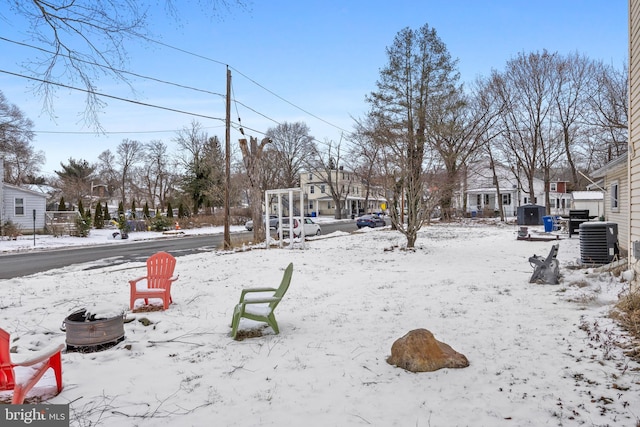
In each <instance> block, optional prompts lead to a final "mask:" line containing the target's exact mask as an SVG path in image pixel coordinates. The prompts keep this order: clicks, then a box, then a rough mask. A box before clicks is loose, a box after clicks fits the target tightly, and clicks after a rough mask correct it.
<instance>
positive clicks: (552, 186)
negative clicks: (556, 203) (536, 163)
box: [549, 182, 558, 191]
mask: <svg viewBox="0 0 640 427" xmlns="http://www.w3.org/2000/svg"><path fill="white" fill-rule="evenodd" d="M549 191H558V183H557V182H551V183H549Z"/></svg>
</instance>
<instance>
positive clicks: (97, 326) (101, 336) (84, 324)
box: [61, 309, 124, 353]
mask: <svg viewBox="0 0 640 427" xmlns="http://www.w3.org/2000/svg"><path fill="white" fill-rule="evenodd" d="M61 329H62V330H63V331H65V332H66V334H67V340H66V344H67V351H79V352H85V353H90V352H94V351H100V350H106V349H107V348H110V347H113V346H114V345H116V344H117V343H119V342H120V341H122V340H124V313H123V314H121V315H118V316H112V317H105V318H102V316H97V315H95V314H91V313H88V312H87V310H86V309H82V310H78V311H75V312H73V313H71V314H70V315H69V316H67V317H66V318H65V319H64V322H63V324H62V328H61Z"/></svg>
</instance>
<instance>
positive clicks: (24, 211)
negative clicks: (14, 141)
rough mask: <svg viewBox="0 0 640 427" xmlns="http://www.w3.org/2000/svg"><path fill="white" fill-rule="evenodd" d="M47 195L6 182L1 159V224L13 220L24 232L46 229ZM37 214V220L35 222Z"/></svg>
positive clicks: (39, 231) (37, 231)
mask: <svg viewBox="0 0 640 427" xmlns="http://www.w3.org/2000/svg"><path fill="white" fill-rule="evenodd" d="M46 209H47V196H46V195H44V194H42V193H38V192H36V191H32V190H29V189H26V188H21V187H17V186H15V185H10V184H6V183H5V182H4V165H3V163H2V160H1V159H0V226H3V225H4V224H5V223H6V222H8V221H11V222H12V223H13V224H15V225H17V226H18V227H19V229H20V230H21V231H22V232H23V233H32V232H33V231H34V227H35V231H36V233H42V232H44V231H45V211H46ZM34 214H35V222H34Z"/></svg>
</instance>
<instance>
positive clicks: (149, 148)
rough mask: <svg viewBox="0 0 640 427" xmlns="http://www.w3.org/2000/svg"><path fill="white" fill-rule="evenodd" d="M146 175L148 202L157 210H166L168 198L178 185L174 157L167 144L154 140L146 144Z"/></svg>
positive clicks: (144, 178) (144, 179)
mask: <svg viewBox="0 0 640 427" xmlns="http://www.w3.org/2000/svg"><path fill="white" fill-rule="evenodd" d="M145 146H146V150H145V159H144V173H143V177H142V180H143V181H144V183H145V184H144V187H145V192H146V193H147V195H146V200H147V201H148V202H149V203H150V204H151V206H152V207H154V208H156V209H164V207H165V206H166V202H167V198H168V196H169V195H170V194H171V191H172V189H173V188H174V186H175V184H176V173H175V172H174V170H173V169H174V168H173V167H172V163H173V162H172V160H171V158H172V156H170V155H169V152H168V148H167V144H165V143H164V142H162V141H160V140H153V141H150V142H148V143H147V144H145Z"/></svg>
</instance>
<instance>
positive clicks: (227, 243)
mask: <svg viewBox="0 0 640 427" xmlns="http://www.w3.org/2000/svg"><path fill="white" fill-rule="evenodd" d="M225 128H226V129H225V144H224V163H225V168H224V169H225V185H224V249H231V233H230V232H229V215H230V209H229V203H230V202H229V197H230V195H229V192H230V187H231V70H230V69H229V66H228V65H227V114H226V119H225Z"/></svg>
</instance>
